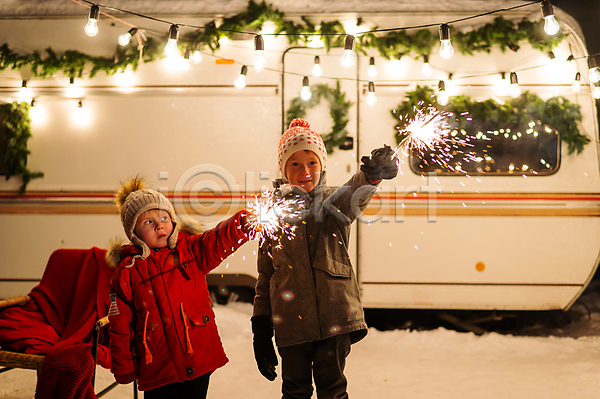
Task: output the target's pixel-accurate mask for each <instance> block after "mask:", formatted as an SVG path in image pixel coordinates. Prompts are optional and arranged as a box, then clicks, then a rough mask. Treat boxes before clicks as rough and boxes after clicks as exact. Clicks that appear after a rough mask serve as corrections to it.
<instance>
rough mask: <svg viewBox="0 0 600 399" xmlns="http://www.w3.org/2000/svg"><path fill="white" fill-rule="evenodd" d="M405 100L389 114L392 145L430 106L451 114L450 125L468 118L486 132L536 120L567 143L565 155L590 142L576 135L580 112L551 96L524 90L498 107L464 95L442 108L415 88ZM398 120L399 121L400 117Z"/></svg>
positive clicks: (522, 126) (459, 124) (422, 89)
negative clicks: (420, 111)
mask: <svg viewBox="0 0 600 399" xmlns="http://www.w3.org/2000/svg"><path fill="white" fill-rule="evenodd" d="M406 97H407V98H406V100H404V101H403V102H402V103H400V104H399V105H398V107H397V108H396V109H394V110H392V111H391V113H392V116H393V117H394V119H396V120H397V121H398V123H397V124H396V126H395V127H396V130H397V131H398V132H399V134H397V135H396V142H397V143H400V142H401V141H402V139H404V137H405V134H403V130H404V129H405V128H406V126H407V125H408V123H409V121H410V120H412V119H413V118H414V116H415V113H416V110H417V109H423V108H427V107H429V106H432V107H434V108H436V109H444V111H445V112H451V113H452V114H453V116H452V121H451V123H450V124H451V125H453V126H455V127H457V128H458V129H466V128H467V127H468V126H469V123H472V122H468V121H467V118H472V119H473V120H475V121H479V122H481V123H484V124H488V126H489V127H490V129H492V130H494V129H498V128H504V129H507V128H510V129H511V130H515V131H517V130H519V129H520V130H523V131H525V130H527V129H528V126H527V125H528V123H529V122H530V121H532V120H535V121H539V122H540V123H541V124H542V125H544V126H548V127H550V128H552V129H554V130H557V131H558V132H559V133H560V139H561V141H562V142H564V143H565V144H567V149H568V153H569V154H572V153H574V152H577V154H580V153H581V152H582V151H583V148H584V147H585V145H586V144H588V143H589V142H590V139H589V138H588V137H587V136H585V135H583V134H581V133H580V132H579V128H578V127H577V123H578V122H580V121H581V119H582V117H581V111H580V107H579V105H577V104H573V103H571V102H570V101H569V100H567V99H566V98H564V97H552V98H550V99H548V101H544V100H542V99H541V98H539V97H538V96H536V95H535V94H533V93H530V92H528V91H526V92H524V93H523V94H521V96H520V97H519V98H515V99H511V100H510V101H508V102H506V103H504V104H498V103H497V102H496V101H494V100H493V99H488V100H485V101H473V100H471V99H470V98H469V97H468V96H455V97H451V98H450V102H449V104H448V105H447V106H445V107H442V106H440V105H439V104H438V103H437V100H436V98H435V93H434V90H433V89H432V88H430V87H421V86H417V88H416V90H415V91H411V92H408V93H406ZM400 117H401V118H400Z"/></svg>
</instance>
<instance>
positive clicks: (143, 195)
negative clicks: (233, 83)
mask: <svg viewBox="0 0 600 399" xmlns="http://www.w3.org/2000/svg"><path fill="white" fill-rule="evenodd" d="M115 201H116V202H117V206H118V207H119V208H120V213H121V223H122V224H123V229H124V230H125V235H127V238H129V239H130V240H131V242H132V243H133V245H135V246H136V247H139V248H141V249H142V256H141V257H142V259H145V258H147V257H148V255H150V248H149V247H148V245H147V244H146V243H145V242H144V241H142V239H141V238H139V237H138V236H137V235H136V234H135V231H134V230H135V225H136V223H137V220H138V217H139V216H140V215H141V214H142V213H144V212H146V211H149V210H154V209H158V210H162V211H166V212H167V213H168V214H169V216H170V217H171V221H172V222H173V232H172V233H171V235H170V236H169V238H168V240H167V246H168V247H169V248H171V249H173V248H175V245H176V244H177V236H178V234H179V224H178V223H177V219H176V217H175V209H174V208H173V205H172V204H171V202H170V201H169V200H168V199H167V197H165V196H164V195H162V194H161V193H159V192H158V191H155V190H152V189H149V188H144V183H143V181H142V180H141V179H133V180H131V181H129V182H128V183H125V184H123V185H122V186H121V188H120V189H119V191H117V194H116V200H115Z"/></svg>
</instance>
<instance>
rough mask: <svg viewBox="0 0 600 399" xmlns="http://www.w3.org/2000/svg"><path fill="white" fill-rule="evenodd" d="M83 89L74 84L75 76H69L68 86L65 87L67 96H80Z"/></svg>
mask: <svg viewBox="0 0 600 399" xmlns="http://www.w3.org/2000/svg"><path fill="white" fill-rule="evenodd" d="M82 94H83V90H82V89H80V88H78V87H76V86H75V78H74V77H73V76H71V77H70V78H69V87H67V97H70V98H76V97H81V96H82Z"/></svg>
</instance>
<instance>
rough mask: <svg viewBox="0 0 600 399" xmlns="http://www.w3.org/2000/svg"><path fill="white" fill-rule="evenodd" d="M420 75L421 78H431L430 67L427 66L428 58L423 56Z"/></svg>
mask: <svg viewBox="0 0 600 399" xmlns="http://www.w3.org/2000/svg"><path fill="white" fill-rule="evenodd" d="M421 73H422V74H423V76H431V73H432V71H431V67H430V66H429V56H428V55H427V54H425V55H424V56H423V67H421Z"/></svg>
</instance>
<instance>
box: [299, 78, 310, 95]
mask: <svg viewBox="0 0 600 399" xmlns="http://www.w3.org/2000/svg"><path fill="white" fill-rule="evenodd" d="M311 96H312V93H311V91H310V86H309V83H308V76H305V77H304V78H302V90H300V98H301V99H303V100H304V101H308V100H310V97H311Z"/></svg>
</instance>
